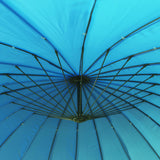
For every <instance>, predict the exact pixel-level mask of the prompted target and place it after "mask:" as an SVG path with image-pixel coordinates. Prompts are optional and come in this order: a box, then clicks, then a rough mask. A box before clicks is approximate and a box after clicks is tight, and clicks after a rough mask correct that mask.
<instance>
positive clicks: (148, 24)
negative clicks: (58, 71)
mask: <svg viewBox="0 0 160 160" xmlns="http://www.w3.org/2000/svg"><path fill="white" fill-rule="evenodd" d="M159 20H160V17H158V18H155V19H154V20H152V21H150V22H148V23H146V24H145V25H142V26H141V27H139V28H137V29H135V30H134V31H132V32H130V33H129V34H127V35H126V36H125V37H122V38H121V39H119V40H118V41H117V42H115V43H114V44H112V45H111V46H110V47H109V48H108V49H106V51H104V52H103V53H102V54H101V55H100V56H99V57H98V58H97V59H96V60H95V61H94V62H93V63H92V64H91V65H90V66H89V67H88V68H87V70H86V71H85V72H84V73H86V72H88V70H89V69H91V68H92V67H93V66H94V65H95V63H97V62H98V61H99V60H100V59H101V58H102V57H103V56H104V55H105V53H106V52H107V50H111V49H112V48H114V47H115V46H117V45H118V44H120V42H122V41H124V40H125V39H126V38H128V37H130V36H132V35H134V34H136V33H138V31H142V30H143V29H146V28H147V27H149V26H151V25H153V24H155V23H156V22H158V21H159Z"/></svg>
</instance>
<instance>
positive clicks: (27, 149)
mask: <svg viewBox="0 0 160 160" xmlns="http://www.w3.org/2000/svg"><path fill="white" fill-rule="evenodd" d="M47 120H48V117H47V118H46V119H45V120H44V121H43V122H42V123H41V125H40V126H39V129H38V131H37V132H36V134H35V135H34V137H33V139H32V141H31V143H30V144H29V146H28V147H27V148H26V150H25V152H24V153H23V155H22V156H21V159H23V158H24V157H25V155H26V154H27V152H28V151H29V149H30V147H31V145H32V144H33V142H34V140H35V139H36V137H37V136H38V134H39V132H40V131H41V128H42V127H43V126H44V124H45V123H46V121H47Z"/></svg>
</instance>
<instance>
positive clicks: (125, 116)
mask: <svg viewBox="0 0 160 160" xmlns="http://www.w3.org/2000/svg"><path fill="white" fill-rule="evenodd" d="M97 104H98V105H99V106H100V104H99V103H98V102H97ZM112 104H113V103H112ZM113 105H114V106H115V108H117V110H119V113H120V114H122V115H123V116H124V117H125V118H126V119H127V121H128V122H129V123H130V124H131V125H132V126H133V127H134V128H135V129H136V131H137V132H138V133H139V134H140V135H141V136H142V137H143V138H144V140H145V142H146V143H147V144H148V145H149V146H150V148H151V149H152V151H153V152H154V153H155V154H156V156H157V157H158V158H160V157H159V155H158V154H157V152H156V151H155V150H154V148H153V147H152V145H151V144H150V143H149V142H148V140H147V139H146V138H145V137H144V135H143V134H142V133H141V132H140V131H139V130H138V129H137V127H136V126H135V125H134V124H133V123H132V122H131V121H130V120H129V119H128V117H127V116H126V115H125V114H124V113H123V112H122V111H121V110H120V109H119V108H118V107H116V105H115V104H113ZM100 108H101V110H102V112H103V113H104V114H105V115H106V113H105V111H104V109H102V107H100Z"/></svg>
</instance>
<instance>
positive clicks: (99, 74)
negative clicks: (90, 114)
mask: <svg viewBox="0 0 160 160" xmlns="http://www.w3.org/2000/svg"><path fill="white" fill-rule="evenodd" d="M108 53H109V50H108V51H107V52H106V55H105V57H104V60H103V62H102V65H101V69H100V70H99V72H98V75H97V77H96V79H95V81H94V84H93V86H92V89H91V92H90V94H89V97H88V99H87V102H86V104H85V107H84V111H85V109H86V107H87V103H88V102H89V100H90V98H91V95H92V92H93V90H94V88H95V85H96V82H97V80H98V78H99V75H100V73H101V70H102V67H103V65H104V62H105V60H106V58H107V55H108ZM84 111H83V112H84Z"/></svg>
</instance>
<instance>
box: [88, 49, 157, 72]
mask: <svg viewBox="0 0 160 160" xmlns="http://www.w3.org/2000/svg"><path fill="white" fill-rule="evenodd" d="M156 50H160V47H156V48H152V49H148V50H145V51H142V52H138V53H135V54H132V55H129V56H127V57H124V58H121V59H119V60H116V61H114V62H111V63H109V64H107V65H105V66H103V68H105V67H108V66H110V65H112V64H115V63H117V62H120V61H123V60H126V59H128V58H130V57H133V58H134V57H136V56H140V55H143V54H147V53H150V52H152V51H156ZM148 64H149V63H148ZM151 64H159V63H151ZM136 66H138V65H136ZM100 69H101V67H100V68H98V69H96V70H94V71H92V72H90V73H88V75H97V74H92V73H94V72H96V71H98V70H100ZM107 73H108V72H107Z"/></svg>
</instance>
